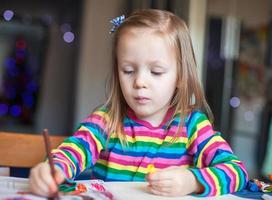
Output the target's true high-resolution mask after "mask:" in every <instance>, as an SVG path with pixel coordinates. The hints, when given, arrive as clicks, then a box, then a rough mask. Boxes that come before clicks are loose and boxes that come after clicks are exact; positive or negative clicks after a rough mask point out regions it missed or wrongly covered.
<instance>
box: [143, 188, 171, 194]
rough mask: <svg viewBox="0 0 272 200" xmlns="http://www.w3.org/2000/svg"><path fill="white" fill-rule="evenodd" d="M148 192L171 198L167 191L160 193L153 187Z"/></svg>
mask: <svg viewBox="0 0 272 200" xmlns="http://www.w3.org/2000/svg"><path fill="white" fill-rule="evenodd" d="M148 190H149V192H150V193H152V194H155V195H159V196H169V193H168V192H167V191H160V190H156V189H153V188H151V187H149V188H148Z"/></svg>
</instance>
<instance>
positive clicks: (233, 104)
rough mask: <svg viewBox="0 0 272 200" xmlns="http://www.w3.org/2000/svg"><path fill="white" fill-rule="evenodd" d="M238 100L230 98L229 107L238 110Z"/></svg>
mask: <svg viewBox="0 0 272 200" xmlns="http://www.w3.org/2000/svg"><path fill="white" fill-rule="evenodd" d="M240 103H241V101H240V99H239V98H238V97H232V98H231V99H230V105H231V106H232V107H233V108H238V107H239V106H240Z"/></svg>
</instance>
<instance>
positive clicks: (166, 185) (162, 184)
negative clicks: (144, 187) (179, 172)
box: [149, 179, 173, 188]
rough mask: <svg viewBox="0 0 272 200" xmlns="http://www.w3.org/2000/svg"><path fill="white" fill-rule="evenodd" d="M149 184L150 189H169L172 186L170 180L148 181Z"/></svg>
mask: <svg viewBox="0 0 272 200" xmlns="http://www.w3.org/2000/svg"><path fill="white" fill-rule="evenodd" d="M149 184H150V185H151V187H157V188H162V187H164V188H171V187H172V186H173V181H172V180H168V179H167V180H160V181H150V182H149Z"/></svg>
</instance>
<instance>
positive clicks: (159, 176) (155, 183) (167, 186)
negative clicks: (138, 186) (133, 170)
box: [146, 166, 202, 196]
mask: <svg viewBox="0 0 272 200" xmlns="http://www.w3.org/2000/svg"><path fill="white" fill-rule="evenodd" d="M146 180H147V181H148V183H149V185H148V189H149V191H150V192H151V193H153V194H156V195H161V196H184V195H187V194H191V193H199V192H201V189H202V186H201V185H200V183H199V182H198V181H197V179H196V177H195V176H194V174H193V173H192V172H191V171H190V170H188V169H186V168H182V167H177V166H173V167H168V168H165V169H162V170H158V171H156V172H154V173H149V174H148V175H147V176H146Z"/></svg>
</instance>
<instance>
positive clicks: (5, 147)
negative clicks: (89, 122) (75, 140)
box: [0, 131, 67, 168]
mask: <svg viewBox="0 0 272 200" xmlns="http://www.w3.org/2000/svg"><path fill="white" fill-rule="evenodd" d="M66 137H67V136H50V141H51V146H52V148H56V147H57V146H58V145H59V144H60V143H61V142H62V141H63V140H64V139H65V138H66ZM45 158H46V150H45V145H44V140H43V136H42V135H41V134H40V135H33V134H24V133H10V132H1V131H0V166H4V167H24V168H31V167H33V166H34V165H36V164H38V163H39V162H42V161H43V160H44V159H45Z"/></svg>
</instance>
